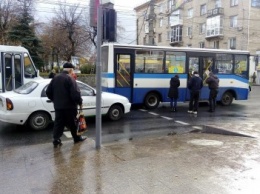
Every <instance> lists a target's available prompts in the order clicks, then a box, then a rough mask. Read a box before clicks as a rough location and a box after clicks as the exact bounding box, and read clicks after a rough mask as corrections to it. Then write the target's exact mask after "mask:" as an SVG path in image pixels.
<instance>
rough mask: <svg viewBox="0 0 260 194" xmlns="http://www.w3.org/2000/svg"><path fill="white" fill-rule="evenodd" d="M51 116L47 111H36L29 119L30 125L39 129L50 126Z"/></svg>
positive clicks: (34, 128)
mask: <svg viewBox="0 0 260 194" xmlns="http://www.w3.org/2000/svg"><path fill="white" fill-rule="evenodd" d="M49 123H50V117H49V115H48V114H47V113H46V112H42V111H40V112H34V113H33V114H32V115H31V116H30V117H29V119H28V125H29V127H30V128H31V129H33V130H36V131H39V130H43V129H45V128H47V127H48V125H49Z"/></svg>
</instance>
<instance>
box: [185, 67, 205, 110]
mask: <svg viewBox="0 0 260 194" xmlns="http://www.w3.org/2000/svg"><path fill="white" fill-rule="evenodd" d="M202 87H203V82H202V79H201V77H200V76H199V73H198V72H197V71H194V73H193V76H192V77H191V78H190V80H189V83H188V88H189V90H190V103H189V110H188V113H193V114H197V113H198V106H199V98H200V90H201V88H202Z"/></svg>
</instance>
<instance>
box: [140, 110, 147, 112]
mask: <svg viewBox="0 0 260 194" xmlns="http://www.w3.org/2000/svg"><path fill="white" fill-rule="evenodd" d="M139 110H140V111H143V112H147V110H145V109H139Z"/></svg>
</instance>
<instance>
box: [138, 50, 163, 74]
mask: <svg viewBox="0 0 260 194" xmlns="http://www.w3.org/2000/svg"><path fill="white" fill-rule="evenodd" d="M135 59H136V61H135V64H136V66H135V72H136V73H163V72H164V69H163V51H156V50H137V51H136V56H135Z"/></svg>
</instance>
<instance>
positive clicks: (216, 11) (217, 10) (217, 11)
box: [207, 7, 224, 17]
mask: <svg viewBox="0 0 260 194" xmlns="http://www.w3.org/2000/svg"><path fill="white" fill-rule="evenodd" d="M216 15H224V8H222V7H218V8H215V9H211V10H208V13H207V17H213V16H216Z"/></svg>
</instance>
